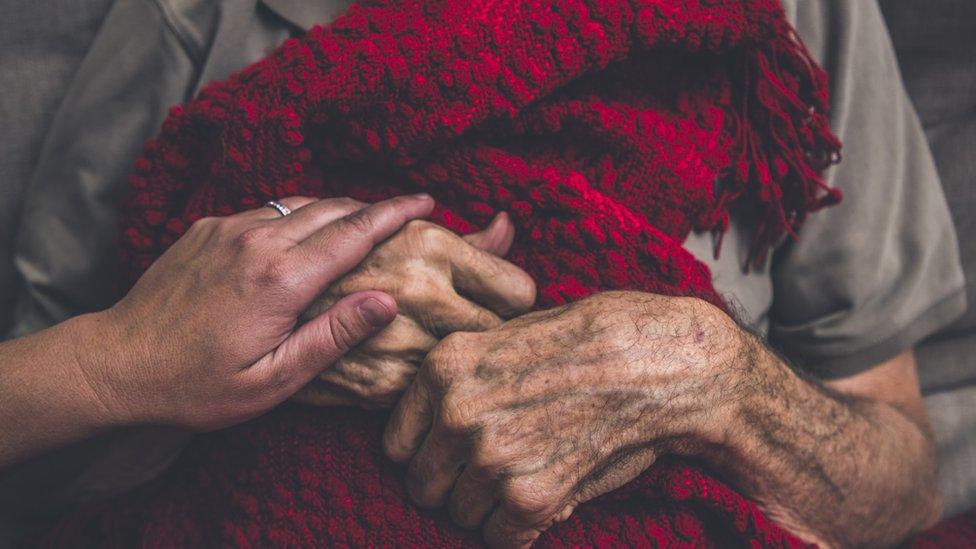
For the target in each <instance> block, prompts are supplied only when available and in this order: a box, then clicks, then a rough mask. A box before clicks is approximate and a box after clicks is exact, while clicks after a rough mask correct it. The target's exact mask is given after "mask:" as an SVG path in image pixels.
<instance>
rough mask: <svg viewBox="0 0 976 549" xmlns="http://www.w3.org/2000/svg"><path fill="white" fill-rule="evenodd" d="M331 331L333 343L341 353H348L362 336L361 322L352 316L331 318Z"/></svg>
mask: <svg viewBox="0 0 976 549" xmlns="http://www.w3.org/2000/svg"><path fill="white" fill-rule="evenodd" d="M329 331H330V332H331V336H332V342H333V343H334V344H335V346H336V348H337V349H339V350H340V351H348V350H349V349H352V348H353V347H355V346H356V344H357V343H358V342H359V339H360V335H361V332H362V330H361V328H360V326H359V322H358V321H357V320H355V319H354V318H351V316H350V315H343V314H338V315H333V316H332V317H330V318H329Z"/></svg>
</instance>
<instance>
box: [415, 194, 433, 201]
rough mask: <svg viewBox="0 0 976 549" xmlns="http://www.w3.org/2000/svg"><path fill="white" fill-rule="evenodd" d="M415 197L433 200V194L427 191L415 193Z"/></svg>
mask: <svg viewBox="0 0 976 549" xmlns="http://www.w3.org/2000/svg"><path fill="white" fill-rule="evenodd" d="M413 198H416V199H417V200H431V196H430V195H429V194H427V193H419V194H415V195H413Z"/></svg>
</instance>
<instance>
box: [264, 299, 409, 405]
mask: <svg viewBox="0 0 976 549" xmlns="http://www.w3.org/2000/svg"><path fill="white" fill-rule="evenodd" d="M396 314H397V305H396V301H394V300H393V298H392V297H390V296H389V295H387V294H385V293H383V292H377V291H368V292H357V293H354V294H350V295H348V296H346V297H344V298H342V299H340V300H339V301H337V302H336V303H335V304H334V305H332V306H331V307H329V308H328V309H326V311H325V312H323V313H322V314H320V315H319V316H317V317H315V318H313V319H312V320H310V321H308V322H306V323H305V324H304V325H303V326H301V327H300V328H298V330H296V331H295V332H294V333H292V335H291V336H289V337H288V339H286V340H285V341H284V342H283V343H282V344H281V345H279V346H278V349H277V350H276V351H275V352H274V355H273V357H272V360H270V361H262V362H266V364H265V367H266V368H272V369H274V370H275V371H274V372H266V373H271V375H272V378H273V379H278V380H285V383H284V384H285V385H286V386H287V390H289V391H290V392H294V391H297V390H298V389H300V388H302V387H303V386H305V384H306V383H308V382H309V381H310V380H311V379H312V378H314V377H315V376H317V375H318V374H319V373H321V372H322V370H324V369H326V368H328V367H329V366H332V365H333V364H335V362H336V361H337V360H339V358H341V357H342V355H344V354H345V353H346V352H348V351H349V350H351V349H352V348H354V347H355V346H356V345H359V343H361V342H362V341H365V340H367V339H369V338H370V337H372V336H373V335H375V334H376V333H377V332H379V331H380V330H382V329H383V328H385V327H386V326H387V325H388V324H389V323H390V322H392V321H393V319H394V318H395V317H396ZM257 375H261V373H260V372H257Z"/></svg>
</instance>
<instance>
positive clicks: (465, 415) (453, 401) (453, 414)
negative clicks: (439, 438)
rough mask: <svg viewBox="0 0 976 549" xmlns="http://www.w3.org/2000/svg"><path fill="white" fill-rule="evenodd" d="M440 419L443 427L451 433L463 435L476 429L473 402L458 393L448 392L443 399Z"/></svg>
mask: <svg viewBox="0 0 976 549" xmlns="http://www.w3.org/2000/svg"><path fill="white" fill-rule="evenodd" d="M438 421H439V422H440V424H441V427H442V428H443V429H444V430H445V431H446V432H447V433H448V434H451V435H463V434H466V433H470V432H472V431H474V430H475V419H474V414H473V413H472V410H471V403H470V402H468V401H466V400H465V399H462V398H458V396H457V394H456V393H448V394H447V395H446V396H445V397H444V399H443V400H442V401H441V406H440V410H439V413H438Z"/></svg>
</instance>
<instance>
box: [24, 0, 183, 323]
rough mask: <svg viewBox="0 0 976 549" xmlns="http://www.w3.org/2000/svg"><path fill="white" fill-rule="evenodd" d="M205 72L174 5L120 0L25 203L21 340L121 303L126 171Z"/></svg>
mask: <svg viewBox="0 0 976 549" xmlns="http://www.w3.org/2000/svg"><path fill="white" fill-rule="evenodd" d="M195 73H196V67H195V63H194V60H193V58H192V55H191V50H190V49H189V48H188V47H187V41H186V39H185V37H182V36H180V35H178V34H177V33H176V32H174V31H173V27H172V26H171V25H170V21H169V19H168V18H167V14H166V12H165V10H163V9H162V8H161V7H160V6H159V5H158V4H157V3H155V2H152V1H151V0H122V1H119V2H116V3H115V5H114V6H113V8H112V10H111V11H110V12H109V14H108V16H107V18H106V20H105V22H104V23H103V25H102V28H101V30H100V31H99V34H98V36H97V37H96V38H95V41H94V43H93V44H92V46H91V48H90V49H89V51H88V54H87V55H86V57H85V60H84V61H83V62H82V65H81V67H80V68H79V70H78V72H77V73H76V76H75V78H74V80H73V81H72V83H71V85H70V86H69V88H68V91H67V93H66V94H65V98H64V100H63V102H62V104H61V106H60V108H59V110H58V113H57V115H56V116H55V118H54V121H53V123H52V125H51V128H50V129H49V131H48V134H47V138H46V139H45V142H44V145H43V147H42V149H41V153H40V156H39V158H38V162H37V165H36V167H35V170H34V173H33V176H32V179H31V181H30V185H29V187H28V190H27V194H26V196H25V199H24V205H23V209H22V215H21V218H20V219H21V221H20V226H19V228H18V234H17V241H16V250H15V256H14V262H15V265H16V268H17V270H18V272H19V273H20V275H21V276H22V278H23V280H24V282H25V287H26V291H25V292H24V294H23V295H21V296H19V299H18V303H17V311H16V314H15V321H14V326H13V329H12V333H11V334H10V335H11V336H13V337H17V336H21V335H25V334H27V333H31V332H34V331H37V330H39V329H42V328H46V327H48V326H50V325H52V324H55V323H57V322H60V321H62V320H65V319H67V318H69V317H72V316H75V315H77V314H80V313H84V312H90V311H94V310H100V309H103V308H105V307H108V306H109V305H111V304H112V299H113V297H115V296H114V293H113V291H114V283H115V277H114V273H115V270H116V265H115V257H116V253H115V247H116V245H117V244H116V243H117V240H118V238H117V227H116V224H117V221H116V219H117V215H116V209H117V203H118V202H119V199H120V196H121V194H122V192H123V191H124V188H125V181H126V176H127V174H128V173H129V171H130V170H131V167H132V164H133V162H134V161H135V159H136V157H137V156H138V154H139V152H140V151H141V149H142V146H143V144H144V142H145V141H146V139H148V138H149V137H151V136H152V134H154V133H155V132H156V130H157V128H158V127H159V125H160V124H161V123H162V120H163V119H164V118H165V116H166V113H167V111H168V108H169V107H170V106H171V105H173V104H177V103H181V102H183V101H184V100H185V99H186V97H187V95H188V93H189V92H190V91H191V90H192V84H193V79H194V76H195Z"/></svg>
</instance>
